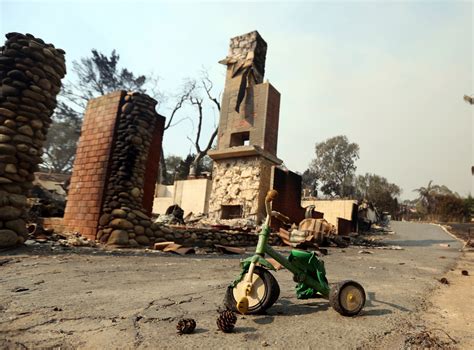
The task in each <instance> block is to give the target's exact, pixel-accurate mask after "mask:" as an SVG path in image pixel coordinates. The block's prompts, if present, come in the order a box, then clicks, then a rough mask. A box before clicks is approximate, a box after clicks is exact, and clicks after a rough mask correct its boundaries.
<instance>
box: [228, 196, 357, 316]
mask: <svg viewBox="0 0 474 350" xmlns="http://www.w3.org/2000/svg"><path fill="white" fill-rule="evenodd" d="M277 195H278V192H277V191H275V190H271V191H269V192H268V193H267V195H266V197H265V208H266V211H267V216H266V219H265V222H264V224H263V226H262V230H261V232H260V233H259V238H258V243H257V249H256V251H255V255H253V256H252V257H250V258H247V259H245V260H242V261H241V263H240V266H241V273H240V275H239V276H238V277H237V279H235V281H233V282H232V283H231V285H230V286H229V287H228V288H227V290H226V294H225V298H224V304H225V306H226V307H227V308H229V309H231V310H233V311H237V312H239V313H241V314H261V313H264V312H265V311H266V310H267V309H268V308H270V307H271V306H272V305H273V304H274V303H275V302H276V301H277V299H278V297H279V295H280V287H279V285H278V282H277V281H276V279H275V277H274V276H273V274H272V273H271V272H270V271H269V270H275V267H274V266H273V265H272V264H271V263H270V262H269V261H267V260H266V259H265V254H268V255H269V256H270V257H271V258H273V259H274V260H276V261H277V262H278V263H279V264H281V265H282V266H283V267H285V268H286V269H287V270H288V271H290V272H291V273H293V280H294V281H295V282H296V283H297V286H296V294H297V298H298V299H309V298H325V299H329V304H330V305H331V306H332V308H333V309H334V310H336V311H337V312H339V313H340V314H341V315H344V316H355V315H357V314H358V313H359V312H360V311H361V310H362V308H363V307H364V304H365V299H366V297H365V291H364V288H363V287H362V286H361V285H360V284H359V283H357V282H355V281H351V280H346V281H343V282H339V283H337V284H334V285H331V286H329V283H328V280H327V278H326V270H325V268H324V261H322V260H320V259H319V258H318V257H317V255H316V253H315V252H308V251H303V250H292V251H291V252H290V255H289V256H288V258H287V257H285V256H283V255H281V254H280V253H278V252H277V251H275V250H274V249H273V248H272V247H271V246H270V245H268V238H269V235H270V223H271V218H272V216H273V217H277V218H280V219H281V218H286V217H285V216H284V215H282V214H281V213H278V212H277V211H272V201H273V200H274V199H275V198H276V196H277Z"/></svg>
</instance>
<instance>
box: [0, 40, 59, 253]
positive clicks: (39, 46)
mask: <svg viewBox="0 0 474 350" xmlns="http://www.w3.org/2000/svg"><path fill="white" fill-rule="evenodd" d="M6 37H7V41H6V42H5V46H3V47H1V48H0V248H3V247H9V246H14V245H16V244H21V243H23V242H24V240H25V238H26V225H25V215H26V212H25V206H26V194H27V192H28V190H29V189H30V188H31V187H32V181H33V179H34V172H35V171H37V170H38V164H39V163H41V154H42V148H43V144H44V142H45V141H46V134H47V132H48V128H49V126H50V125H51V122H52V120H51V115H52V114H53V111H54V109H55V107H56V95H57V94H58V93H59V90H60V89H61V79H62V78H63V77H64V75H65V74H66V66H65V59H64V54H65V52H64V51H63V50H61V49H56V48H55V47H54V46H53V45H52V44H47V43H45V42H44V41H43V40H41V39H39V38H35V37H34V36H33V35H31V34H26V35H23V34H20V33H9V34H7V35H6Z"/></svg>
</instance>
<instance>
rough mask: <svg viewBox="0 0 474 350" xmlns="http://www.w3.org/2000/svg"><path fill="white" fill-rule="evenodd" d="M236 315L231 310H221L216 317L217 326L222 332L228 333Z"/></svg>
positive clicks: (235, 319)
mask: <svg viewBox="0 0 474 350" xmlns="http://www.w3.org/2000/svg"><path fill="white" fill-rule="evenodd" d="M235 322H237V316H236V315H235V313H234V312H233V311H231V310H225V311H222V312H221V313H220V314H219V317H218V318H217V327H219V329H220V330H221V331H223V332H224V333H230V332H232V330H233V329H234V326H235Z"/></svg>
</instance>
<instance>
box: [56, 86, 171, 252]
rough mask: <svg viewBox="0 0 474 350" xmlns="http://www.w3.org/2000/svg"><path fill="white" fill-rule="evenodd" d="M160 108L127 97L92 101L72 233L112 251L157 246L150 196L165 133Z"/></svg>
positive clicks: (69, 219)
mask: <svg viewBox="0 0 474 350" xmlns="http://www.w3.org/2000/svg"><path fill="white" fill-rule="evenodd" d="M155 105H156V101H155V100H153V99H152V98H150V97H149V96H147V95H145V94H140V93H126V92H124V91H120V92H115V93H112V94H110V95H107V96H103V97H100V98H98V99H95V100H92V101H90V103H89V106H88V109H87V111H86V115H85V120H84V126H83V129H82V133H81V139H80V141H79V147H78V154H77V157H76V162H75V163H74V170H73V175H72V179H71V186H70V198H69V201H68V204H67V207H66V213H65V217H64V220H65V223H66V225H67V226H68V227H69V228H70V230H73V231H79V232H81V233H82V234H83V235H85V236H86V237H88V238H91V239H97V240H99V241H100V242H102V243H107V244H110V245H118V246H137V245H139V244H142V245H149V244H151V243H153V242H154V241H155V236H157V235H158V231H159V227H157V226H156V225H153V224H152V223H151V221H150V217H149V210H150V208H151V207H152V201H153V197H152V196H147V195H145V191H149V192H151V194H153V192H154V186H152V185H151V184H154V183H155V180H156V177H157V174H158V166H157V164H158V163H159V157H160V154H161V140H162V136H163V128H164V117H162V116H160V115H159V114H157V113H156V111H155ZM101 122H102V124H101ZM102 137H105V140H103V141H102ZM96 145H99V147H96ZM152 187H153V188H152ZM71 196H72V197H71Z"/></svg>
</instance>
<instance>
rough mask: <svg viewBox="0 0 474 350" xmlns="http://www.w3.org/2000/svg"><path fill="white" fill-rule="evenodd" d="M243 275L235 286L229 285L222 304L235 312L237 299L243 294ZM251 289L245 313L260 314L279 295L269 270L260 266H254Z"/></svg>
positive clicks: (275, 282)
mask: <svg viewBox="0 0 474 350" xmlns="http://www.w3.org/2000/svg"><path fill="white" fill-rule="evenodd" d="M244 280H245V276H244V279H243V280H242V281H240V282H239V283H237V285H236V286H235V287H231V286H229V287H228V288H227V290H226V293H225V297H224V305H225V306H226V307H227V308H228V309H230V310H232V311H235V312H238V310H237V300H239V299H240V298H241V297H242V296H244V295H245V292H244V285H245V283H246V282H245V281H244ZM252 282H253V283H252V291H251V293H250V295H248V296H247V298H248V300H249V307H248V312H247V314H250V315H252V314H261V313H263V312H265V310H267V309H268V308H270V307H271V306H272V305H273V304H274V303H275V302H276V301H277V299H278V297H279V296H280V286H279V285H278V282H277V280H276V279H275V277H273V275H272V274H271V272H270V271H268V270H266V269H264V268H263V267H260V266H255V269H254V272H253V275H252Z"/></svg>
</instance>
